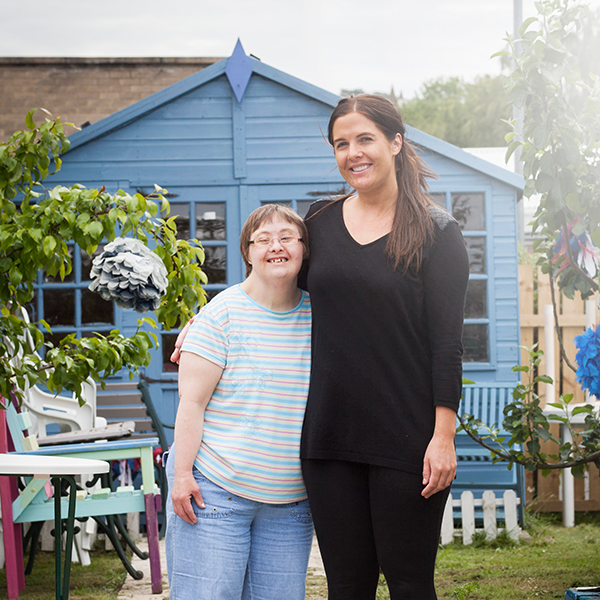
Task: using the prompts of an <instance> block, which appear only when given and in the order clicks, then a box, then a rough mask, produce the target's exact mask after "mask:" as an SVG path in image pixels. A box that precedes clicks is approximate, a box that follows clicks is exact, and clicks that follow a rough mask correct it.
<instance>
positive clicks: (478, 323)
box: [450, 192, 490, 363]
mask: <svg viewBox="0 0 600 600" xmlns="http://www.w3.org/2000/svg"><path fill="white" fill-rule="evenodd" d="M450 204H451V207H452V215H453V216H454V218H455V219H456V220H457V221H458V224H459V225H460V228H461V229H462V232H463V236H464V238H465V245H466V247H467V254H468V255H469V272H470V275H469V286H468V288H467V297H466V302H465V326H464V332H463V346H464V356H463V360H464V362H472V363H477V362H489V360H490V353H489V345H490V342H489V308H488V297H487V289H488V273H487V260H486V251H487V237H486V213H485V194H484V193H483V192H476V193H473V192H470V193H455V194H451V198H450Z"/></svg>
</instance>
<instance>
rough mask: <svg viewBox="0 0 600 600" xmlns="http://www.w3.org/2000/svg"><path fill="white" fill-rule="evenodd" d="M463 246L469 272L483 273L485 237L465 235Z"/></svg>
mask: <svg viewBox="0 0 600 600" xmlns="http://www.w3.org/2000/svg"><path fill="white" fill-rule="evenodd" d="M465 246H466V247H467V254H468V255H469V267H470V272H471V273H477V274H478V275H480V274H481V275H483V274H485V272H486V263H485V238H484V237H466V238H465Z"/></svg>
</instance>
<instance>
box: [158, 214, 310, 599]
mask: <svg viewBox="0 0 600 600" xmlns="http://www.w3.org/2000/svg"><path fill="white" fill-rule="evenodd" d="M240 248H241V252H242V257H243V259H244V262H245V264H246V279H245V281H244V282H243V283H241V284H240V285H236V286H232V287H230V288H228V289H227V290H225V291H223V292H221V293H220V294H219V295H218V296H217V297H216V298H214V299H213V300H212V301H211V302H210V304H208V305H206V306H205V307H204V308H203V309H202V310H201V311H200V313H199V315H198V316H197V317H196V318H195V320H194V322H193V324H192V326H191V328H190V330H189V332H188V333H187V335H186V337H185V341H184V343H183V346H182V348H181V360H180V368H179V395H180V402H179V408H178V412H177V420H176V424H175V444H174V446H173V448H172V450H171V452H170V455H169V458H168V461H167V474H168V477H169V488H170V489H171V494H170V497H169V498H168V502H167V519H168V521H167V523H168V526H167V540H166V548H167V563H168V573H169V584H170V592H171V600H188V599H190V600H191V599H192V598H193V599H194V600H204V599H206V600H208V599H213V598H219V599H221V598H222V599H230V600H239V599H246V598H261V599H264V600H281V598H286V599H289V600H302V599H303V598H304V588H305V579H306V569H307V565H308V557H309V554H310V547H311V542H312V533H313V525H312V518H311V515H310V511H309V506H308V501H307V499H306V490H305V487H304V483H303V480H302V473H301V469H300V459H299V445H300V433H301V429H302V421H303V417H304V410H305V407H306V398H307V394H308V383H309V371H310V332H311V310H310V300H309V297H308V294H307V293H306V292H304V291H301V290H300V289H298V287H297V277H298V272H299V270H300V267H301V266H302V261H303V259H304V258H306V257H307V254H308V240H307V231H306V227H305V225H304V223H303V221H302V219H300V217H298V215H297V214H296V213H295V212H293V211H292V210H291V209H288V208H286V207H282V206H276V205H265V206H263V207H261V208H259V209H257V210H255V211H254V212H253V213H252V214H251V215H250V217H249V218H248V220H247V222H246V224H245V225H244V227H243V229H242V234H241V237H240Z"/></svg>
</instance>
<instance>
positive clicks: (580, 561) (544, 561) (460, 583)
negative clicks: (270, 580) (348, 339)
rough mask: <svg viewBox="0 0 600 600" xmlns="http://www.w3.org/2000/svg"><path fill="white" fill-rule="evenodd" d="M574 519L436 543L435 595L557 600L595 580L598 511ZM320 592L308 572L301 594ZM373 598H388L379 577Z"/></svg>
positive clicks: (551, 518) (598, 572)
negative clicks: (504, 537)
mask: <svg viewBox="0 0 600 600" xmlns="http://www.w3.org/2000/svg"><path fill="white" fill-rule="evenodd" d="M576 523H577V524H576V527H574V528H572V529H565V528H564V527H562V525H561V521H560V516H559V515H545V516H529V517H528V532H529V534H530V535H531V541H530V542H528V543H520V544H511V543H509V542H506V541H501V542H500V543H485V542H479V543H476V544H473V545H472V546H463V545H462V543H458V542H455V543H453V544H451V545H449V546H447V547H445V548H440V551H439V553H438V561H437V567H436V586H437V593H438V598H439V600H456V599H458V600H466V599H467V598H468V600H513V599H514V600H517V599H518V600H530V599H531V600H551V599H552V600H555V599H557V600H558V599H560V600H562V599H564V597H565V592H566V591H567V588H569V587H578V586H592V585H599V586H600V513H594V514H587V515H582V514H578V515H577V521H576ZM469 588H470V589H471V590H473V591H471V592H470V595H469ZM326 598H327V592H326V586H325V582H324V578H321V577H316V576H314V575H311V574H309V577H308V585H307V600H325V599H326ZM377 600H389V594H388V593H387V588H386V586H385V583H384V582H383V578H382V581H381V584H380V586H379V589H378V593H377Z"/></svg>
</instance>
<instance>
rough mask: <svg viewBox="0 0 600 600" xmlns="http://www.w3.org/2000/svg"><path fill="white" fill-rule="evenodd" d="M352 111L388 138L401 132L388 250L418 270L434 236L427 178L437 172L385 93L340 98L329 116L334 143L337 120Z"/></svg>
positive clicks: (397, 262) (400, 262)
mask: <svg viewBox="0 0 600 600" xmlns="http://www.w3.org/2000/svg"><path fill="white" fill-rule="evenodd" d="M350 112H358V113H360V114H362V115H364V116H365V117H367V118H368V119H370V120H371V121H373V123H375V125H376V126H377V128H378V129H379V130H380V131H381V132H382V133H383V134H384V135H385V137H386V138H387V139H388V140H389V141H392V140H394V139H395V137H396V134H398V133H399V134H400V135H401V136H402V149H401V150H400V152H399V153H398V154H397V155H396V181H397V183H398V198H397V201H396V210H395V212H394V221H393V224H392V231H391V232H390V235H389V238H388V243H387V246H386V251H387V253H388V255H389V256H390V258H391V259H392V261H393V262H394V266H395V267H396V268H397V267H398V266H399V265H402V267H403V268H404V270H405V271H406V270H407V269H408V267H409V266H410V265H411V263H413V262H414V264H415V267H416V268H417V270H418V269H419V268H420V266H421V260H422V255H423V247H424V246H425V245H426V244H427V242H428V241H429V240H430V239H431V237H432V235H433V219H432V217H431V214H430V212H429V209H428V208H427V207H428V205H429V204H431V200H430V199H429V196H428V195H427V192H428V189H429V187H428V185H427V179H428V178H430V177H433V178H435V177H436V174H435V173H434V172H433V171H432V170H431V169H430V168H429V167H428V166H427V165H426V164H425V163H424V162H423V159H421V157H420V156H419V155H418V154H417V153H416V152H415V149H414V148H413V146H412V145H411V143H410V142H409V141H408V140H407V139H406V137H405V135H404V133H405V129H404V123H403V122H402V118H401V117H400V114H399V113H398V111H397V110H396V108H395V107H394V105H393V104H392V103H391V102H390V101H389V100H387V99H386V98H383V97H382V96H375V95H372V94H361V95H359V96H351V97H350V98H343V99H342V100H340V102H339V103H338V105H337V106H336V107H335V109H334V110H333V113H332V115H331V118H330V119H329V127H328V138H329V143H330V144H331V145H333V125H334V123H335V122H336V120H337V119H338V118H340V117H343V116H344V115H347V114H348V113H350Z"/></svg>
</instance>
